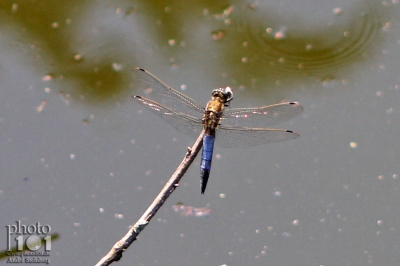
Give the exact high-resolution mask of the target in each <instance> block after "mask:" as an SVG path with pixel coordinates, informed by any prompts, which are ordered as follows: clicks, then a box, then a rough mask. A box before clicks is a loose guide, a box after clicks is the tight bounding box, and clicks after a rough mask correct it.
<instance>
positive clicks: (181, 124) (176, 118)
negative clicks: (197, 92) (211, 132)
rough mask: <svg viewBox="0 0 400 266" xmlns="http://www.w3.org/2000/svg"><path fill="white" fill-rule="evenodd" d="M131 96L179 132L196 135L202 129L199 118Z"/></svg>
mask: <svg viewBox="0 0 400 266" xmlns="http://www.w3.org/2000/svg"><path fill="white" fill-rule="evenodd" d="M133 98H134V99H135V100H137V101H138V102H139V103H140V104H141V105H142V106H144V107H146V108H148V109H150V110H151V111H152V112H153V113H155V114H156V115H158V116H159V117H161V118H162V119H164V120H165V121H166V122H167V123H168V124H170V125H171V126H173V127H175V128H176V129H177V130H179V131H180V132H183V133H185V134H187V135H190V136H195V137H197V136H198V135H199V134H200V133H201V131H202V130H203V124H202V121H201V119H198V118H195V117H193V116H190V115H187V114H184V113H179V112H175V111H174V110H172V109H169V108H168V107H165V106H163V105H161V104H159V103H156V102H154V101H152V100H150V99H146V98H144V97H141V96H133Z"/></svg>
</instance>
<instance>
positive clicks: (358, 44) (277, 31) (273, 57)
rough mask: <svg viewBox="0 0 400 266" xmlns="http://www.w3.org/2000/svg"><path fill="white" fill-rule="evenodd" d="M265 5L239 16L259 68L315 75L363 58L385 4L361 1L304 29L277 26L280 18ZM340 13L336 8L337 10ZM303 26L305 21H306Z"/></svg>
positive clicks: (375, 31) (369, 45) (253, 60)
mask: <svg viewBox="0 0 400 266" xmlns="http://www.w3.org/2000/svg"><path fill="white" fill-rule="evenodd" d="M263 10H264V8H262V7H260V8H259V9H257V7H255V8H254V10H250V11H249V12H251V13H247V14H246V16H242V17H241V18H239V19H238V27H237V28H238V29H240V31H241V32H242V33H247V36H246V40H247V42H248V45H249V46H252V47H253V49H252V53H251V58H249V59H248V61H250V62H253V63H255V64H257V65H260V67H263V66H264V67H266V68H267V69H268V71H271V70H272V71H274V72H279V73H298V74H308V75H309V74H316V73H326V72H327V71H328V70H333V69H338V68H342V67H343V66H345V65H350V64H352V63H354V62H356V61H358V60H361V59H364V58H365V56H366V54H367V53H366V52H367V50H368V48H370V47H371V46H372V44H373V43H374V42H376V41H377V40H379V36H378V35H379V33H380V31H381V29H382V21H381V18H382V11H383V10H382V5H381V4H379V3H378V2H376V1H374V0H366V1H363V2H360V3H359V4H358V5H357V6H353V7H352V8H349V9H348V10H346V14H348V15H347V21H345V22H343V21H344V20H346V18H344V17H343V16H344V15H342V14H335V13H333V15H332V17H333V18H334V19H335V21H334V23H331V24H329V23H326V26H325V25H322V28H323V29H321V27H318V25H317V26H315V25H313V26H314V27H315V28H317V29H314V31H313V32H311V33H310V32H307V31H310V29H308V28H306V27H307V26H303V27H304V28H306V29H302V30H296V29H298V28H299V29H301V28H300V26H301V24H300V23H299V24H298V25H293V26H292V27H291V26H286V27H285V26H276V27H271V26H270V25H274V24H276V23H277V22H276V21H277V20H280V19H279V18H276V17H274V16H271V15H270V16H268V15H266V12H265V13H264V11H263ZM336 12H337V10H336ZM303 25H304V24H303Z"/></svg>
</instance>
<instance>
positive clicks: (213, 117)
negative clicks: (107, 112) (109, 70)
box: [132, 68, 303, 194]
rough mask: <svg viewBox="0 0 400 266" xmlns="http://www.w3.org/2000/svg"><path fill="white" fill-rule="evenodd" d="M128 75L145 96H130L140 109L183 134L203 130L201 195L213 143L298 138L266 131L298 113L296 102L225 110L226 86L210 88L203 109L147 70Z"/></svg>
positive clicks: (228, 95)
mask: <svg viewBox="0 0 400 266" xmlns="http://www.w3.org/2000/svg"><path fill="white" fill-rule="evenodd" d="M132 74H133V76H134V80H135V85H136V88H141V89H143V90H144V92H145V94H146V97H148V98H145V97H142V96H138V95H134V96H132V97H133V98H134V99H135V100H137V101H138V102H139V103H140V104H141V105H142V106H144V107H146V108H148V109H150V110H151V111H152V112H153V113H155V114H157V115H158V116H159V117H161V118H162V119H163V120H165V121H166V122H167V123H169V124H170V125H172V126H173V127H175V128H176V129H177V130H178V131H180V132H183V133H185V134H188V135H193V136H196V135H197V136H198V135H199V134H200V133H201V131H202V130H204V132H205V134H204V137H203V150H202V155H201V164H200V177H201V180H200V187H201V194H204V192H205V190H206V186H207V182H208V179H209V176H210V171H211V162H212V156H213V149H214V142H215V143H216V145H218V146H220V147H223V148H231V147H249V146H256V145H260V144H265V143H270V142H277V141H284V140H289V139H296V138H298V137H299V136H300V135H299V134H297V133H295V132H293V131H290V130H284V129H271V128H266V127H269V126H272V125H275V124H277V123H281V122H284V121H287V120H289V119H290V118H292V117H295V116H296V115H298V114H300V113H301V112H302V110H303V107H302V106H301V105H300V104H299V103H298V102H286V103H279V104H274V105H268V106H262V107H250V108H229V107H230V102H231V101H232V99H233V92H232V89H231V88H230V87H225V88H218V89H214V90H213V91H212V93H211V100H210V101H209V102H208V103H207V105H206V107H205V108H204V107H203V106H201V105H200V104H198V103H197V102H196V101H194V100H193V99H191V98H190V97H188V96H186V95H185V94H183V93H181V92H179V91H177V90H174V89H173V88H171V87H170V86H168V85H167V84H165V83H164V82H162V81H161V80H160V79H158V78H157V77H156V76H154V75H153V74H151V73H150V72H148V71H147V70H144V69H142V68H135V69H134V70H133V72H132ZM215 138H217V141H215Z"/></svg>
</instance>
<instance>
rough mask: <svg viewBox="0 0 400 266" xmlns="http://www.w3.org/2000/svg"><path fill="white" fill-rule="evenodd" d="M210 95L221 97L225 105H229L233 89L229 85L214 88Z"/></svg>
mask: <svg viewBox="0 0 400 266" xmlns="http://www.w3.org/2000/svg"><path fill="white" fill-rule="evenodd" d="M211 95H212V96H213V97H219V98H221V99H222V100H223V102H224V105H225V106H226V107H227V106H229V103H230V101H232V99H233V91H232V89H231V88H230V87H226V88H218V89H214V90H213V91H212V93H211Z"/></svg>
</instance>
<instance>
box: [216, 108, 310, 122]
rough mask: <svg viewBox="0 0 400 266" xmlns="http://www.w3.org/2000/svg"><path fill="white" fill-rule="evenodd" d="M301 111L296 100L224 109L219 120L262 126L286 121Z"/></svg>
mask: <svg viewBox="0 0 400 266" xmlns="http://www.w3.org/2000/svg"><path fill="white" fill-rule="evenodd" d="M301 111H303V107H302V106H301V105H300V104H299V103H298V102H291V103H279V104H274V105H269V106H262V107H255V108H234V109H225V111H224V114H223V116H222V118H221V120H220V122H221V124H226V125H230V126H239V127H255V128H262V127H268V126H272V125H275V124H278V123H281V122H284V121H287V120H289V119H290V118H292V117H295V116H296V115H298V114H300V113H301Z"/></svg>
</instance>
